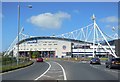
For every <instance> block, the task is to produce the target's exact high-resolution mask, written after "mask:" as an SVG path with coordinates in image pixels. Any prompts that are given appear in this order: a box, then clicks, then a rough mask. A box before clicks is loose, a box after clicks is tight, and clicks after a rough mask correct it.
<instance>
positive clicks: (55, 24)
mask: <svg viewBox="0 0 120 82" xmlns="http://www.w3.org/2000/svg"><path fill="white" fill-rule="evenodd" d="M70 17H71V16H70V15H69V14H68V13H65V12H57V13H43V14H39V15H36V16H32V17H30V18H29V19H28V21H29V22H30V23H32V24H33V25H36V26H38V27H41V28H59V27H60V26H61V25H62V23H63V21H64V20H65V19H69V18H70Z"/></svg>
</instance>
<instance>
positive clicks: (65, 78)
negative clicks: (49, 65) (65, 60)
mask: <svg viewBox="0 0 120 82" xmlns="http://www.w3.org/2000/svg"><path fill="white" fill-rule="evenodd" d="M55 63H57V62H55ZM57 64H58V65H59V66H60V67H61V68H62V70H63V75H64V80H67V77H66V73H65V70H64V68H63V66H62V65H60V64H59V63H57Z"/></svg>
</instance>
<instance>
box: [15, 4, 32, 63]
mask: <svg viewBox="0 0 120 82" xmlns="http://www.w3.org/2000/svg"><path fill="white" fill-rule="evenodd" d="M28 8H32V5H28ZM19 33H20V4H18V44H17V49H18V50H17V65H18V63H19Z"/></svg>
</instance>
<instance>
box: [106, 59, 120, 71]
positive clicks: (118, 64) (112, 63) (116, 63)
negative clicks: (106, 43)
mask: <svg viewBox="0 0 120 82" xmlns="http://www.w3.org/2000/svg"><path fill="white" fill-rule="evenodd" d="M105 64H106V68H110V69H111V68H118V69H120V58H111V59H108V61H106V63H105Z"/></svg>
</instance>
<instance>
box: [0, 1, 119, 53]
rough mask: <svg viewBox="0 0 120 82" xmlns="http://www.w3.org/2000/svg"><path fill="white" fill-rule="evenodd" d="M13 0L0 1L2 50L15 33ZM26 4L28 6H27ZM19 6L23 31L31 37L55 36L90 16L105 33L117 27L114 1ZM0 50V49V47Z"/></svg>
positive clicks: (87, 22) (15, 6)
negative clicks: (0, 2) (93, 16)
mask: <svg viewBox="0 0 120 82" xmlns="http://www.w3.org/2000/svg"><path fill="white" fill-rule="evenodd" d="M17 5H18V3H17V2H13V3H12V2H11V3H9V2H3V3H2V15H1V17H2V37H3V38H2V41H3V45H2V50H3V51H4V50H6V49H7V48H8V46H9V45H10V44H11V42H12V41H13V40H14V39H15V37H16V36H17V15H18V10H17ZM27 5H32V6H33V8H32V9H29V8H28V7H27ZM20 6H21V19H20V21H21V23H20V24H21V27H22V26H23V27H24V32H23V33H24V34H28V35H33V36H51V35H53V34H55V35H59V34H63V33H66V32H70V31H73V30H76V29H79V28H81V27H83V26H86V25H88V24H90V23H92V20H91V16H92V14H93V13H94V14H95V15H96V21H97V23H98V25H99V26H100V28H101V29H102V30H104V32H105V33H107V34H109V35H111V29H112V27H113V26H114V27H115V28H117V18H118V3H117V2H111V3H110V2H103V3H102V2H101V3H100V2H89V3H87V2H85V3H83V2H74V3H73V2H56V3H55V2H31V3H30V2H29V3H28V2H23V3H20ZM0 51H1V50H0Z"/></svg>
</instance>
